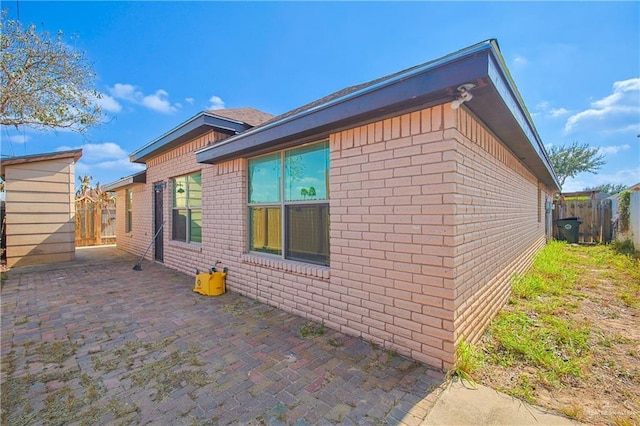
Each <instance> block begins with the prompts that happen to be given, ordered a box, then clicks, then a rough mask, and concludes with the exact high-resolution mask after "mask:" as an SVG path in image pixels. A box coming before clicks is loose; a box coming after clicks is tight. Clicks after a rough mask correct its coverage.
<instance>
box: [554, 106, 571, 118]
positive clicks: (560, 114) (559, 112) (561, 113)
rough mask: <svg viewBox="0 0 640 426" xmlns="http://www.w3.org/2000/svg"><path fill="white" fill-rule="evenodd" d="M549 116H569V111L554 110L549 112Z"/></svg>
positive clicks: (563, 109) (562, 109)
mask: <svg viewBox="0 0 640 426" xmlns="http://www.w3.org/2000/svg"><path fill="white" fill-rule="evenodd" d="M549 114H550V115H551V117H553V118H556V117H562V116H563V115H566V114H569V110H568V109H566V108H552V109H551V110H549Z"/></svg>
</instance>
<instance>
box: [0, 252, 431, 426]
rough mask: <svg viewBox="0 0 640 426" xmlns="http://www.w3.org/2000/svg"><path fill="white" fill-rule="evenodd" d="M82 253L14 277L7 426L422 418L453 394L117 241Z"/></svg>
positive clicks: (10, 283)
mask: <svg viewBox="0 0 640 426" xmlns="http://www.w3.org/2000/svg"><path fill="white" fill-rule="evenodd" d="M77 256H78V258H77V260H76V261H74V262H70V263H66V264H55V265H44V266H37V267H25V268H16V269H13V270H11V271H9V272H8V274H7V275H8V278H7V279H5V280H3V281H2V341H1V349H2V350H1V355H2V371H1V373H2V376H1V378H2V424H9V425H18V424H91V425H94V424H106V423H112V424H172V425H173V424H187V425H190V424H221V425H224V424H269V425H271V424H273V425H277V424H295V425H304V424H371V425H377V424H394V425H395V424H400V425H403V424H407V425H416V424H420V423H421V422H422V419H423V418H424V416H425V415H426V413H427V412H428V410H429V409H430V408H431V406H432V404H433V403H434V402H435V399H436V397H437V395H438V394H439V392H440V390H441V384H442V380H441V379H439V377H440V376H439V373H438V372H435V371H432V370H430V369H429V368H428V367H426V366H425V365H423V364H420V363H417V362H413V361H410V360H408V359H405V358H403V357H401V356H398V355H396V354H394V353H392V352H388V351H385V350H382V349H380V348H377V347H373V346H372V345H370V344H368V343H366V342H363V341H361V340H359V339H356V338H352V337H348V336H345V335H343V334H340V333H338V332H335V331H332V330H323V329H322V327H319V326H318V325H317V324H311V323H308V322H307V321H306V320H305V319H303V318H300V317H297V316H294V315H291V314H288V313H285V312H283V311H280V310H277V309H275V308H272V307H269V306H267V305H263V304H260V303H257V302H255V301H253V300H251V299H247V298H245V297H242V296H240V295H238V294H235V293H231V292H228V293H226V294H224V295H222V296H220V297H207V296H202V295H199V294H197V293H194V292H193V291H192V288H193V281H194V279H193V277H190V276H186V275H183V274H181V273H177V272H174V271H172V270H170V269H167V268H165V267H164V266H162V265H159V264H155V263H151V262H148V261H144V262H143V266H142V268H143V270H142V271H134V270H133V269H132V267H133V265H134V264H135V263H136V262H137V260H138V259H137V258H136V257H134V256H131V255H129V254H127V253H125V252H123V251H120V250H118V249H116V248H114V247H99V248H84V249H78V250H77ZM230 273H231V274H232V273H233V271H230ZM303 335H304V336H303Z"/></svg>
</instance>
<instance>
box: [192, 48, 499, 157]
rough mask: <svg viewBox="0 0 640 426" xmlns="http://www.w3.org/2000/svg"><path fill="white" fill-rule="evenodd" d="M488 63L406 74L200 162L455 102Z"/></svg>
mask: <svg viewBox="0 0 640 426" xmlns="http://www.w3.org/2000/svg"><path fill="white" fill-rule="evenodd" d="M486 62H487V56H486V55H485V54H482V52H481V51H480V50H478V51H475V52H472V53H470V54H469V55H468V56H466V57H463V58H459V59H457V60H455V61H453V62H451V63H449V64H446V66H444V65H440V64H437V63H435V64H434V63H431V64H429V72H428V73H427V72H424V71H423V72H413V73H411V74H410V75H403V76H401V77H398V78H394V79H391V80H390V81H384V82H382V83H381V84H377V85H373V86H370V87H367V88H365V89H363V90H360V91H357V92H354V93H351V94H349V95H346V96H344V97H342V98H339V99H336V100H335V101H332V102H329V103H327V104H323V105H320V106H317V107H315V108H311V109H309V110H306V111H303V112H301V113H299V114H295V115H293V116H290V117H286V118H284V119H283V120H279V121H276V122H273V123H269V124H267V125H265V126H261V127H256V128H255V129H252V130H249V131H247V132H245V133H243V134H241V135H237V136H234V137H231V138H229V139H225V140H224V141H222V142H220V143H217V144H215V145H213V146H210V147H207V148H204V149H201V150H200V151H197V152H196V159H197V161H198V162H200V163H211V164H213V163H217V162H220V161H223V160H225V159H229V158H233V157H238V156H242V155H245V154H248V153H255V152H257V151H260V150H264V149H268V148H269V147H272V146H282V145H283V144H286V143H287V142H291V141H294V140H302V139H304V138H305V137H313V136H315V137H316V138H321V137H325V136H327V135H328V134H329V133H335V132H336V131H339V130H340V129H341V128H347V127H349V126H353V125H355V124H361V123H366V122H373V121H377V120H379V119H380V118H381V117H387V116H391V115H394V114H396V113H398V112H400V111H407V110H409V109H417V108H419V107H425V106H428V105H436V104H438V103H443V102H446V101H450V100H452V99H453V93H454V91H455V88H457V87H458V86H459V85H461V84H463V83H467V82H469V81H476V80H477V79H478V78H481V77H482V76H483V75H484V73H485V72H486V71H485V70H486V68H487V63H486Z"/></svg>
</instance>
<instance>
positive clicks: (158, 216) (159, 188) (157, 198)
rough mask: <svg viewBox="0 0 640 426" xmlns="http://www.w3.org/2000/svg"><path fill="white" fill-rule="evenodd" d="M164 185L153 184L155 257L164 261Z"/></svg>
mask: <svg viewBox="0 0 640 426" xmlns="http://www.w3.org/2000/svg"><path fill="white" fill-rule="evenodd" d="M163 188H164V185H163V184H162V183H156V184H155V185H153V189H154V191H153V205H154V215H153V217H154V220H153V235H156V234H158V235H157V236H156V241H155V256H154V258H155V259H156V260H157V261H158V262H162V261H164V228H162V229H161V227H162V223H163V222H164V217H163V211H164V209H163V204H162V200H163V198H162V195H163Z"/></svg>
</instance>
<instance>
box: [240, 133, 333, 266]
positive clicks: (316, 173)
mask: <svg viewBox="0 0 640 426" xmlns="http://www.w3.org/2000/svg"><path fill="white" fill-rule="evenodd" d="M283 247H284V249H283ZM249 250H251V251H256V252H262V253H270V254H276V255H280V256H283V257H285V258H287V259H293V260H301V261H305V262H312V263H319V264H322V265H327V264H328V263H329V144H328V143H327V142H321V143H316V144H313V145H307V146H303V147H301V148H296V149H291V150H287V151H282V152H278V153H276V154H270V155H266V156H263V157H258V158H253V159H251V160H249Z"/></svg>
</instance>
